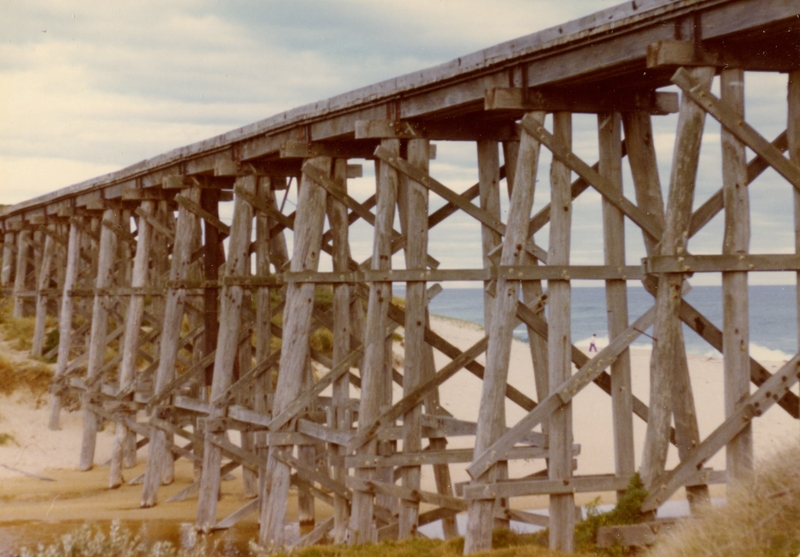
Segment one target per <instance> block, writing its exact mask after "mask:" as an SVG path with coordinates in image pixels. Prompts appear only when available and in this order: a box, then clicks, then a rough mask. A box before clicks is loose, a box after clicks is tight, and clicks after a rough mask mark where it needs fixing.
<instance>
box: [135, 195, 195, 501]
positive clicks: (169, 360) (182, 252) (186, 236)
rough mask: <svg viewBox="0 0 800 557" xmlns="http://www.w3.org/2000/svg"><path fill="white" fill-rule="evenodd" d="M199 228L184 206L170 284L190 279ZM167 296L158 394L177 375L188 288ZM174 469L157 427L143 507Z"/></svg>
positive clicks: (180, 217)
mask: <svg viewBox="0 0 800 557" xmlns="http://www.w3.org/2000/svg"><path fill="white" fill-rule="evenodd" d="M184 191H185V194H184V195H185V196H186V197H187V198H188V199H195V200H199V197H200V189H199V188H190V189H187V190H184ZM196 226H197V218H196V217H195V216H194V215H193V214H192V213H191V212H189V211H188V210H187V209H185V208H184V207H183V206H182V207H181V208H180V209H179V211H178V222H177V226H176V231H175V245H174V246H173V251H172V264H171V266H170V270H169V278H170V281H179V280H181V279H186V278H187V276H188V272H189V264H190V258H191V249H192V237H193V236H194V231H195V227H196ZM166 294H167V300H166V304H165V308H164V325H163V327H162V335H161V342H160V346H159V349H160V350H159V358H158V369H157V370H156V376H155V394H159V393H160V392H161V391H164V390H165V388H166V387H167V385H168V384H169V382H170V381H171V380H172V378H173V376H174V375H175V363H176V361H177V358H178V349H179V348H180V345H179V340H180V335H181V323H182V321H183V315H184V309H185V304H186V290H185V289H184V288H180V287H178V288H170V289H168V290H167V293H166ZM172 466H173V462H172V455H171V454H170V453H169V452H168V451H167V436H166V433H165V432H164V431H163V430H161V429H159V428H158V427H157V426H153V427H152V431H151V434H150V457H149V458H148V460H147V468H146V470H145V476H144V485H143V488H142V502H141V506H142V507H152V506H153V505H155V504H156V496H157V494H158V487H159V485H160V484H161V482H162V481H163V480H171V476H172V474H171V470H172Z"/></svg>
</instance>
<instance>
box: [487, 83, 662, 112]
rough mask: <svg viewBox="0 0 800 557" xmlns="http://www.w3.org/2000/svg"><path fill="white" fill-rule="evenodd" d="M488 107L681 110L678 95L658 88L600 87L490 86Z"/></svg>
mask: <svg viewBox="0 0 800 557" xmlns="http://www.w3.org/2000/svg"><path fill="white" fill-rule="evenodd" d="M484 109H485V110H488V111H493V110H514V111H522V112H529V111H534V110H544V111H547V112H559V111H566V112H578V113H589V114H597V113H600V112H634V111H636V112H639V111H645V112H649V113H651V114H672V113H675V112H678V95H677V93H660V92H657V91H623V92H619V91H613V90H609V91H608V92H605V93H603V92H600V93H598V92H597V91H588V92H586V91H581V92H577V93H575V92H570V93H567V92H564V91H557V90H545V89H527V90H526V89H522V88H520V87H496V88H492V89H487V90H486V96H485V98H484Z"/></svg>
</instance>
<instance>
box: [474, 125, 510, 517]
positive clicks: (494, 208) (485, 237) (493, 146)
mask: <svg viewBox="0 0 800 557" xmlns="http://www.w3.org/2000/svg"><path fill="white" fill-rule="evenodd" d="M477 147H478V188H479V195H480V200H481V209H483V210H484V211H486V212H487V213H489V214H490V215H492V216H493V217H495V218H496V219H497V220H498V221H499V220H500V153H499V151H498V149H497V142H496V141H492V140H481V141H478V142H477ZM501 241H502V239H501V237H500V234H499V233H497V232H495V231H494V230H492V229H491V228H489V227H488V226H486V225H481V247H482V252H483V266H484V267H485V268H487V269H488V268H491V267H492V266H493V263H492V261H491V260H490V259H489V253H490V252H491V251H492V250H493V249H494V248H495V247H496V246H497V245H499V244H500V242H501ZM493 302H494V298H493V297H492V294H491V293H490V292H489V281H486V282H485V283H484V286H483V321H484V330H486V331H491V330H492V309H493V307H492V306H493V305H494V304H493ZM503 411H505V407H504V408H503ZM503 421H504V422H505V418H503ZM495 474H496V478H495V479H497V480H506V479H508V461H506V460H501V461H499V462H498V463H497V465H496V466H495ZM500 504H502V505H507V504H508V501H507V500H506V499H502V500H501V501H500ZM509 525H510V521H509V520H508V519H503V518H495V519H494V526H495V528H508V527H509Z"/></svg>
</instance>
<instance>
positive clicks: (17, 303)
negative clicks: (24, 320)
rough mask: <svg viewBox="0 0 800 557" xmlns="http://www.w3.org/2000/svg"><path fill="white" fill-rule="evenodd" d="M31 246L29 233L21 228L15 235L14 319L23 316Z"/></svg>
mask: <svg viewBox="0 0 800 557" xmlns="http://www.w3.org/2000/svg"><path fill="white" fill-rule="evenodd" d="M30 246H31V231H30V230H28V229H26V228H23V229H22V230H20V231H19V233H18V234H17V266H16V275H15V276H14V313H13V315H14V317H23V316H24V315H25V298H23V296H22V293H23V292H24V291H25V281H26V279H27V278H28V255H29V251H30Z"/></svg>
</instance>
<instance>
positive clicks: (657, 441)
mask: <svg viewBox="0 0 800 557" xmlns="http://www.w3.org/2000/svg"><path fill="white" fill-rule="evenodd" d="M690 71H691V74H692V76H693V77H694V79H696V80H698V81H699V82H700V83H702V84H703V87H705V88H706V90H708V89H709V88H710V87H711V81H712V79H713V78H714V69H713V68H694V69H692V70H690ZM704 123H705V111H703V109H702V108H700V107H699V106H697V105H696V104H694V102H693V101H691V100H690V99H688V98H687V97H686V96H684V97H683V98H682V99H681V107H680V114H679V116H678V129H677V132H676V136H675V149H674V152H673V161H672V172H671V174H670V188H669V196H668V198H667V209H666V220H665V226H664V234H663V236H662V239H661V254H662V255H682V254H684V253H686V247H687V246H686V242H687V238H688V229H689V220H690V217H691V212H692V201H693V199H694V184H695V179H696V177H697V166H698V162H699V157H700V144H701V142H702V137H703V124H704ZM683 278H684V277H683V274H681V273H664V274H662V275H661V276H660V277H659V280H658V292H657V295H656V320H655V324H654V326H653V331H654V335H653V336H654V337H655V338H656V339H658V342H656V343H655V344H654V346H653V354H652V359H651V363H650V412H649V416H648V422H647V433H646V436H645V446H644V455H643V457H642V465H641V475H642V481H643V482H644V484H645V486H650V485H652V484H653V482H654V481H655V480H656V478H657V477H658V476H659V475H660V474H662V473H663V471H664V465H665V463H666V458H667V448H668V445H669V429H670V423H669V418H670V409H671V408H683V409H686V410H688V409H689V408H692V409H693V408H694V397H693V395H692V390H691V384H690V381H689V374H688V369H686V368H684V367H683V366H680V365H679V366H675V362H680V361H681V358H682V353H683V331H682V329H681V322H680V319H679V318H678V311H679V309H680V302H681V289H682V286H683ZM691 419H692V417H691V416H688V415H687V413H686V412H682V411H680V410H679V411H676V413H675V422H676V425H677V423H678V421H679V420H681V421H684V422H685V421H686V420H690V421H691ZM694 423H696V418H695V419H694ZM676 429H677V427H676Z"/></svg>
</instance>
